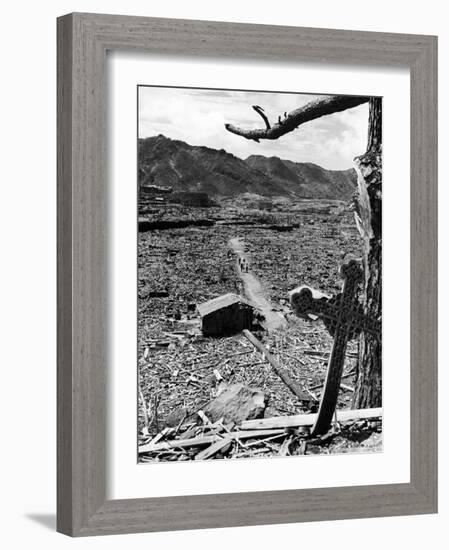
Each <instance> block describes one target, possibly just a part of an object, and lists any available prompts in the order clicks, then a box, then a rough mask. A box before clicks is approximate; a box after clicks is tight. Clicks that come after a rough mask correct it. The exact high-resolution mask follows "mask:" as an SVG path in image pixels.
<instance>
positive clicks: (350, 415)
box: [241, 408, 382, 430]
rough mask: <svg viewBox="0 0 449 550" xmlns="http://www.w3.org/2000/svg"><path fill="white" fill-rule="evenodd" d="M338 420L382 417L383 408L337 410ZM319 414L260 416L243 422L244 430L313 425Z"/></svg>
mask: <svg viewBox="0 0 449 550" xmlns="http://www.w3.org/2000/svg"><path fill="white" fill-rule="evenodd" d="M336 417H337V422H347V421H349V420H364V419H367V418H382V409H381V408H375V409H355V410H337V411H336ZM316 418H317V414H296V415H293V416H275V417H272V418H260V419H257V420H246V421H245V422H242V426H241V427H242V429H243V430H263V429H266V430H268V429H276V428H299V427H300V426H313V424H314V423H315V420H316Z"/></svg>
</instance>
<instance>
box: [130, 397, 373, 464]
mask: <svg viewBox="0 0 449 550" xmlns="http://www.w3.org/2000/svg"><path fill="white" fill-rule="evenodd" d="M316 417H317V415H316V414H302V415H293V416H279V417H273V418H260V419H254V420H246V421H244V422H242V423H241V424H240V425H239V426H236V427H234V428H232V429H230V428H229V426H226V425H224V424H223V421H222V420H221V419H220V420H219V421H217V422H215V423H211V422H206V423H203V424H202V425H196V424H189V425H188V426H186V430H185V432H184V433H177V432H176V430H174V429H167V428H166V429H165V430H163V431H162V432H161V433H160V434H158V436H156V437H155V438H153V439H152V440H150V441H149V442H148V443H145V444H143V445H140V446H139V459H140V461H141V462H150V461H151V462H155V461H156V462H157V461H161V460H207V459H214V458H228V459H233V458H242V457H256V456H263V455H264V454H269V455H270V456H293V455H297V454H315V453H314V452H313V449H314V448H316V447H317V446H318V447H319V446H323V445H324V446H327V447H328V448H329V445H332V444H335V445H338V446H339V451H340V452H345V451H344V446H345V439H346V440H347V441H355V440H357V438H358V439H361V440H362V441H367V440H369V445H368V446H366V448H365V449H364V448H363V446H362V448H358V449H355V448H354V447H350V446H349V447H346V448H350V449H351V452H363V450H370V451H375V450H376V449H377V447H378V444H379V441H380V436H379V432H380V431H381V419H382V409H380V408H379V409H361V410H344V411H339V412H338V414H337V418H336V422H335V426H334V429H333V430H331V432H329V433H328V434H326V436H325V437H321V438H316V437H312V436H311V435H310V430H308V429H305V428H310V427H311V426H313V424H314V422H315V421H316ZM201 421H204V419H202V420H201ZM345 424H346V425H345ZM186 435H189V437H186ZM376 436H377V437H376ZM338 438H340V440H338ZM308 446H309V447H310V449H309V453H307V447H308ZM347 452H348V451H347Z"/></svg>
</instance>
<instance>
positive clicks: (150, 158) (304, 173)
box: [138, 135, 356, 200]
mask: <svg viewBox="0 0 449 550" xmlns="http://www.w3.org/2000/svg"><path fill="white" fill-rule="evenodd" d="M138 154H139V184H140V185H141V186H149V185H157V186H161V187H172V188H173V190H174V191H199V192H204V193H207V194H208V195H210V196H211V197H214V196H222V197H235V196H238V195H240V194H243V193H254V194H258V195H263V196H289V195H291V196H295V197H299V198H327V199H343V200H347V199H349V198H350V197H351V195H352V192H353V190H354V186H355V183H356V176H355V172H354V170H352V169H350V170H344V171H334V170H325V169H324V168H321V167H320V166H317V165H314V164H310V163H295V162H292V161H288V160H281V159H279V158H277V157H270V158H267V157H263V156H259V155H257V156H256V155H253V156H251V157H249V158H248V159H246V160H242V159H240V158H238V157H236V156H234V155H232V154H230V153H227V152H226V151H224V150H223V149H221V150H217V149H211V148H209V147H198V146H192V145H189V144H187V143H185V142H183V141H178V140H171V139H169V138H166V137H165V136H163V135H158V136H154V137H149V138H145V139H139V151H138Z"/></svg>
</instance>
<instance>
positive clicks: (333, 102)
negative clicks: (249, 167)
mask: <svg viewBox="0 0 449 550" xmlns="http://www.w3.org/2000/svg"><path fill="white" fill-rule="evenodd" d="M368 101H369V97H357V96H340V95H336V96H327V97H322V98H320V99H317V100H315V101H311V102H310V103H307V105H304V106H303V107H299V108H298V109H295V110H294V111H292V112H291V113H288V114H287V116H286V117H285V118H284V120H280V121H279V122H278V123H277V124H275V125H274V126H272V127H270V126H269V123H268V119H267V118H266V116H265V115H264V114H262V113H261V112H260V110H258V109H256V107H258V106H257V105H255V106H253V109H254V110H255V111H256V112H257V113H259V115H260V116H261V117H262V118H263V119H264V121H265V124H266V126H267V127H266V128H258V129H256V130H250V129H245V128H239V127H238V126H234V125H233V124H225V128H226V130H227V131H228V132H231V133H232V134H236V135H238V136H242V137H244V138H246V139H252V140H253V141H256V142H259V140H260V139H278V138H279V137H281V136H283V135H285V134H288V133H289V132H292V131H293V130H295V129H296V128H297V127H298V126H300V125H301V124H304V123H305V122H309V121H311V120H314V119H316V118H320V117H322V116H324V115H330V114H332V113H339V112H340V111H345V110H346V109H351V108H352V107H357V106H358V105H361V104H362V103H368ZM259 109H260V107H259ZM267 123H268V124H267Z"/></svg>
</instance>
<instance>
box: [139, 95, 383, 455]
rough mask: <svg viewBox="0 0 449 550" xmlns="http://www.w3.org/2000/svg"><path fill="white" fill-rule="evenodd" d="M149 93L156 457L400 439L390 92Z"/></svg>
mask: <svg viewBox="0 0 449 550" xmlns="http://www.w3.org/2000/svg"><path fill="white" fill-rule="evenodd" d="M137 93H138V112H137V117H138V136H137V140H138V148H137V149H138V158H137V166H138V174H137V186H138V220H137V225H138V239H137V240H138V246H137V273H138V280H137V288H138V299H137V307H138V342H137V358H138V364H137V380H138V385H137V392H138V408H137V435H138V437H137V439H138V462H139V463H141V464H147V463H154V462H178V461H191V460H217V459H223V460H232V459H240V458H242V459H243V458H250V459H256V458H265V459H268V458H270V459H271V458H275V457H292V456H298V458H300V457H301V456H304V455H305V456H307V455H334V454H348V453H379V452H382V450H383V447H382V318H381V317H382V220H381V213H382V98H381V97H367V96H350V95H329V94H318V93H309V91H308V90H301V91H300V92H298V93H291V92H288V93H287V92H282V91H250V90H225V89H197V88H176V87H163V86H147V85H139V86H138V88H137ZM387 238H388V235H387Z"/></svg>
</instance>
